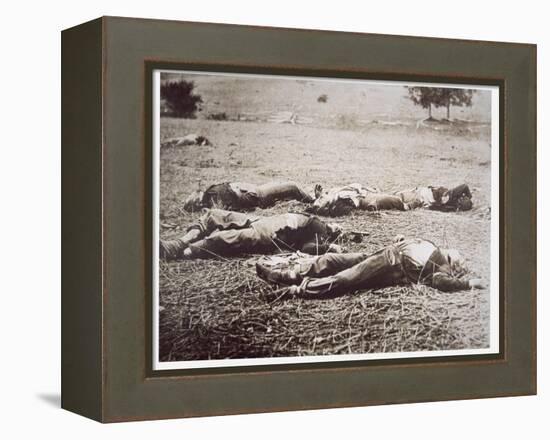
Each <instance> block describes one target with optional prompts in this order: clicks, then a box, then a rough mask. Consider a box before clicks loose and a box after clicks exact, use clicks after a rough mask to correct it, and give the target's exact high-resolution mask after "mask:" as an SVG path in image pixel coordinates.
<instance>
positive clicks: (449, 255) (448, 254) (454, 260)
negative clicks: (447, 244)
mask: <svg viewBox="0 0 550 440" xmlns="http://www.w3.org/2000/svg"><path fill="white" fill-rule="evenodd" d="M441 253H442V254H443V256H444V257H445V259H446V260H447V263H448V264H449V266H451V270H452V272H453V275H455V276H461V275H464V274H465V273H466V261H465V260H464V257H463V256H462V254H461V253H460V252H459V251H458V250H456V249H451V248H443V249H441Z"/></svg>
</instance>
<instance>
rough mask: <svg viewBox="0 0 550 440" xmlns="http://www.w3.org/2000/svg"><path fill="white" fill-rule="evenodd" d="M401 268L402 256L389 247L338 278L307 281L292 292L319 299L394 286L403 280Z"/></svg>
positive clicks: (327, 277)
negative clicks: (371, 288)
mask: <svg viewBox="0 0 550 440" xmlns="http://www.w3.org/2000/svg"><path fill="white" fill-rule="evenodd" d="M399 267H400V263H399V256H398V255H397V254H396V251H395V249H394V248H393V247H388V248H386V249H383V250H382V251H379V252H376V253H374V254H372V255H370V256H368V257H367V258H366V259H364V260H363V261H360V262H358V263H357V264H355V265H354V266H352V267H350V268H348V269H344V270H342V271H340V272H338V273H336V274H334V275H330V276H326V277H323V278H307V277H306V278H304V280H303V281H302V283H301V284H300V285H299V286H296V287H294V289H292V290H291V292H292V293H294V294H295V295H297V296H300V297H304V298H319V297H323V296H325V295H330V294H333V293H346V292H350V291H353V290H356V289H360V288H369V287H375V286H378V285H391V284H394V283H396V282H398V281H401V279H402V277H401V271H400V270H399Z"/></svg>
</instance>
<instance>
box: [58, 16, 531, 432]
mask: <svg viewBox="0 0 550 440" xmlns="http://www.w3.org/2000/svg"><path fill="white" fill-rule="evenodd" d="M155 69H176V70H177V69H179V70H193V71H214V72H232V73H251V74H270V75H282V76H285V75H287V76H288V75H292V76H306V77H312V78H319V77H325V78H345V79H374V80H387V81H417V82H429V83H452V84H484V85H491V86H497V87H498V90H499V102H500V108H499V109H500V111H499V130H500V136H499V157H500V169H499V187H500V193H499V198H500V204H499V205H500V210H499V211H500V212H499V213H498V219H499V225H500V240H499V242H500V250H499V252H500V255H499V261H500V263H499V266H500V286H499V288H500V289H499V304H500V307H499V338H500V344H499V347H500V349H499V352H498V353H497V354H490V355H473V356H443V357H437V356H436V357H430V358H414V359H411V358H405V359H377V360H365V361H340V362H335V363H317V362H308V363H301V364H297V363H296V364H272V365H249V366H238V367H219V368H204V369H188V370H179V369H175V370H167V371H154V370H153V369H152V357H153V353H152V347H153V341H152V337H153V336H152V335H153V320H152V316H153V315H152V312H151V311H152V308H153V294H152V292H153V278H154V276H153V269H152V265H151V261H152V258H153V255H154V249H153V240H152V239H151V237H152V234H153V224H154V221H155V220H154V215H153V199H154V194H153V185H152V182H153V167H152V162H153V149H152V145H153V143H152V138H153V124H152V120H153V102H152V100H153V95H152V93H151V91H152V90H153V84H152V81H153V76H152V72H153V71H154V70H155ZM536 81H537V80H536V46H534V45H529V44H516V43H498V42H482V41H466V40H449V39H436V38H421V37H404V36H390V35H375V34H355V33H343V32H329V31H313V30H301V29H281V28H260V27H253V26H236V25H222V24H209V23H191V22H176V21H162V20H146V19H131V18H119V17H102V18H99V19H97V20H94V21H91V22H88V23H85V24H82V25H79V26H76V27H74V28H71V29H67V30H65V31H63V33H62V407H63V408H65V409H67V410H70V411H73V412H76V413H78V414H81V415H84V416H86V417H90V418H92V419H94V420H98V421H101V422H118V421H131V420H144V419H163V418H177V417H195V416H205V415H222V414H241V413H254V412H269V411H288V410H300V409H315V408H329V407H349V406H365V405H375V404H388V403H405V402H423V401H433V400H441V401H442V400H454V399H473V398H486V397H498V396H515V395H528V394H535V393H536Z"/></svg>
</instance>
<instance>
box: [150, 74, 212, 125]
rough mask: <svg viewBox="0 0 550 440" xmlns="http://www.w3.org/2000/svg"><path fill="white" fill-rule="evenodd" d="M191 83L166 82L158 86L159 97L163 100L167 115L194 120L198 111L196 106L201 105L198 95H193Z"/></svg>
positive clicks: (192, 84)
mask: <svg viewBox="0 0 550 440" xmlns="http://www.w3.org/2000/svg"><path fill="white" fill-rule="evenodd" d="M194 88H195V83H193V81H184V80H181V81H175V82H167V83H165V84H162V85H161V86H160V97H161V99H163V100H164V102H165V104H166V108H167V112H166V113H167V114H168V115H170V116H175V117H177V118H194V117H195V112H196V111H197V110H199V111H200V109H199V107H198V104H200V103H202V98H201V97H200V95H195V94H194V93H193V90H194Z"/></svg>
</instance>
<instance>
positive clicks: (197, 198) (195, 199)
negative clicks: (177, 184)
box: [183, 190, 204, 212]
mask: <svg viewBox="0 0 550 440" xmlns="http://www.w3.org/2000/svg"><path fill="white" fill-rule="evenodd" d="M203 196H204V192H203V191H198V190H197V191H195V192H193V193H192V194H191V195H190V196H189V197H187V198H186V199H185V202H183V209H185V210H186V211H189V212H194V211H200V210H201V208H203V203H202V200H203Z"/></svg>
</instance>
